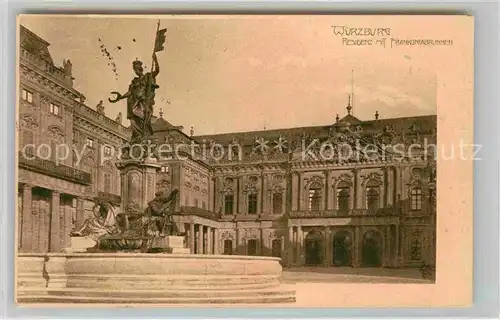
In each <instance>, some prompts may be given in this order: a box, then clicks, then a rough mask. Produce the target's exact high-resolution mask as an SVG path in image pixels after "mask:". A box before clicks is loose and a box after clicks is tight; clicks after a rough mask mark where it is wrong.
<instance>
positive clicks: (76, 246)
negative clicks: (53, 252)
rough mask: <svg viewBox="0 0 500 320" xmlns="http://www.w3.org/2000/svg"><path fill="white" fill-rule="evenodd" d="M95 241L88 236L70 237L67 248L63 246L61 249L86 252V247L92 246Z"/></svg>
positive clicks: (71, 251)
mask: <svg viewBox="0 0 500 320" xmlns="http://www.w3.org/2000/svg"><path fill="white" fill-rule="evenodd" d="M96 243H97V242H96V241H94V240H92V239H91V238H89V237H71V238H70V245H71V246H70V247H69V248H64V250H63V251H64V252H67V253H77V252H87V249H88V248H92V247H94V246H95V245H96Z"/></svg>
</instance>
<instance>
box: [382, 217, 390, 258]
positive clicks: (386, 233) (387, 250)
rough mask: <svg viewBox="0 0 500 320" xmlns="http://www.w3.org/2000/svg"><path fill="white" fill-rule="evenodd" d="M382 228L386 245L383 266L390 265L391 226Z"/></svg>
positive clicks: (383, 251) (383, 249)
mask: <svg viewBox="0 0 500 320" xmlns="http://www.w3.org/2000/svg"><path fill="white" fill-rule="evenodd" d="M381 229H382V232H383V233H382V236H383V240H384V241H383V242H384V247H383V248H382V267H388V266H389V265H390V241H391V236H390V234H389V233H390V231H391V230H390V226H384V227H383V228H381Z"/></svg>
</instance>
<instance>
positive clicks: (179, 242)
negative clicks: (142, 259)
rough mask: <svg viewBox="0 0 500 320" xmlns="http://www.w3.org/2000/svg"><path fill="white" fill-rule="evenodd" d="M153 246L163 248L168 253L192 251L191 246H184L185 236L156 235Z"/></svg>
mask: <svg viewBox="0 0 500 320" xmlns="http://www.w3.org/2000/svg"><path fill="white" fill-rule="evenodd" d="M152 248H153V249H163V250H165V251H166V252H168V253H182V254H188V253H191V251H190V250H189V248H186V247H185V246H184V237H179V236H164V237H156V238H154V240H153V245H152Z"/></svg>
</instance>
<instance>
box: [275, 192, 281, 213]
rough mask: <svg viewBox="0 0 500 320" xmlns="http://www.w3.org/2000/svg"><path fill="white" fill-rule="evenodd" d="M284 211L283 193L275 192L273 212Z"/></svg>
mask: <svg viewBox="0 0 500 320" xmlns="http://www.w3.org/2000/svg"><path fill="white" fill-rule="evenodd" d="M282 212H283V194H282V193H274V194H273V213H274V214H281V213H282Z"/></svg>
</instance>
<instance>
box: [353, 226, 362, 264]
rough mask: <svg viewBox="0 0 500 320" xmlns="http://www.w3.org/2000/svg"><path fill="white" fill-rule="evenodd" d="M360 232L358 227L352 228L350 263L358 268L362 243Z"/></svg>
mask: <svg viewBox="0 0 500 320" xmlns="http://www.w3.org/2000/svg"><path fill="white" fill-rule="evenodd" d="M361 231H362V230H361V227H359V226H355V227H354V241H353V244H352V246H353V256H354V259H353V261H352V266H353V267H360V266H361V246H362V243H363V239H362V232H361Z"/></svg>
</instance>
